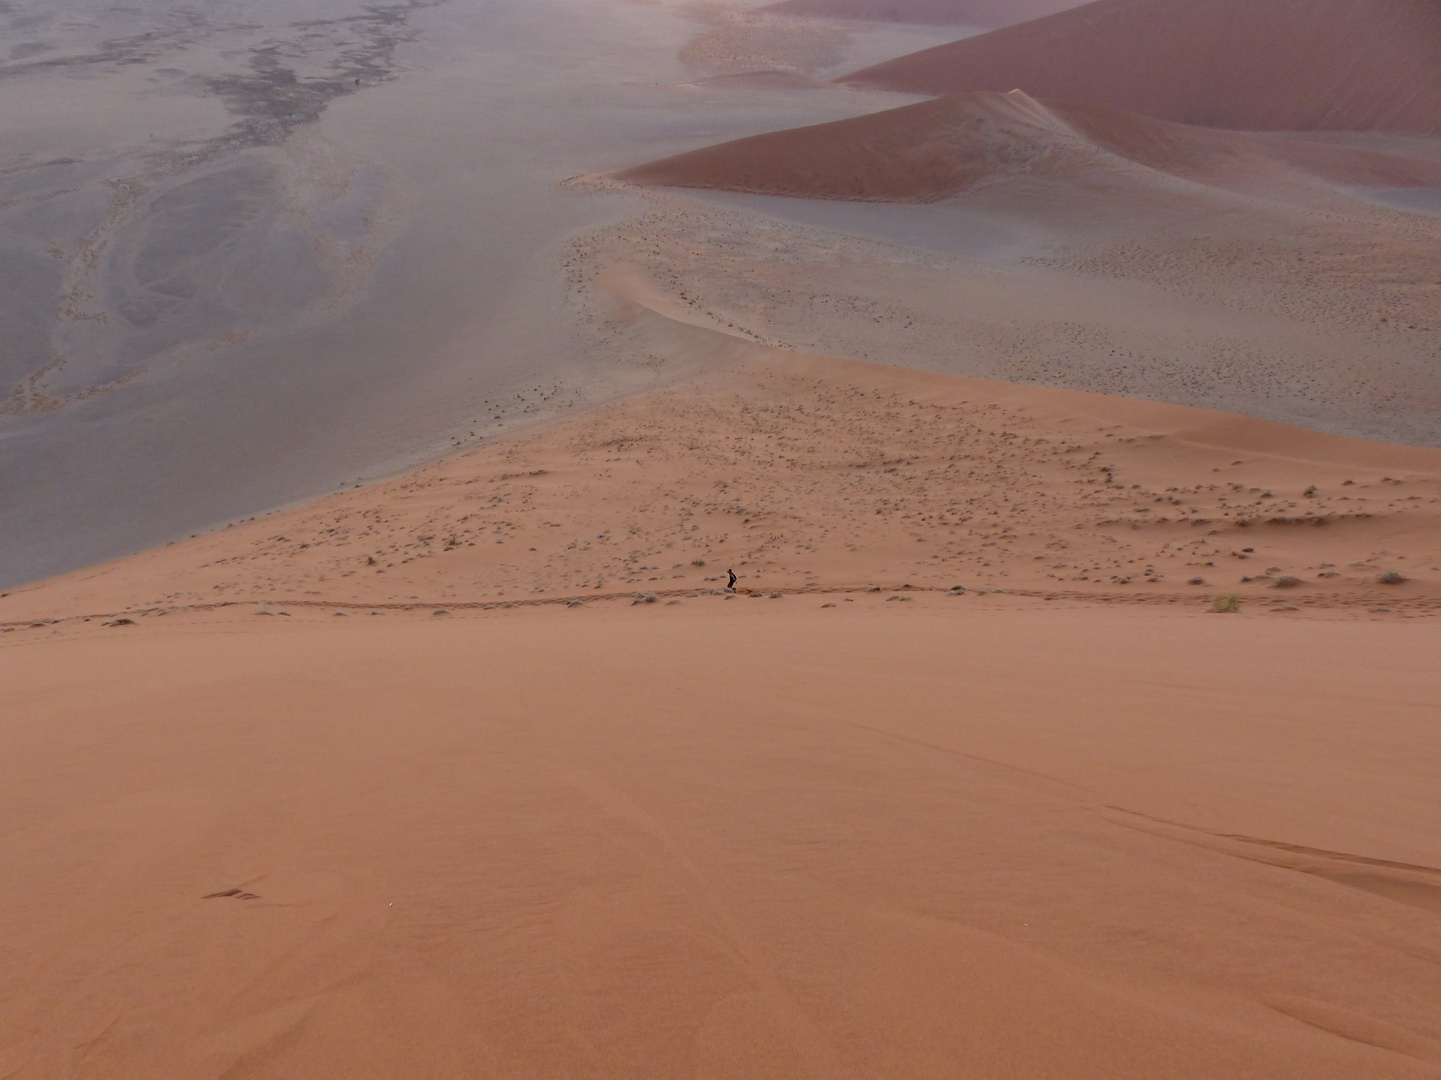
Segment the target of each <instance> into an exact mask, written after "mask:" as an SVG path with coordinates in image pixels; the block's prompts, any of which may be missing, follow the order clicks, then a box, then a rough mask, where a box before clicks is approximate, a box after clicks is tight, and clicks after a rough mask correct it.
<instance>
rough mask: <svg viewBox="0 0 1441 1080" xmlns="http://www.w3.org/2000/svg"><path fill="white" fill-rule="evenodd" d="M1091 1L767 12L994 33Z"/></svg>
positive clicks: (809, 1)
mask: <svg viewBox="0 0 1441 1080" xmlns="http://www.w3.org/2000/svg"><path fill="white" fill-rule="evenodd" d="M1089 2H1091V0H781V2H780V3H778V4H770V5H768V6H767V8H766V10H767V11H775V12H778V13H781V14H785V15H810V16H814V17H818V18H828V19H857V20H861V21H864V22H893V23H913V24H917V25H929V26H979V27H985V28H987V29H995V28H997V27H1001V26H1011V25H1013V24H1015V23H1021V22H1026V21H1028V20H1030V19H1039V18H1042V17H1043V16H1046V15H1054V14H1055V13H1056V12H1058V11H1066V10H1069V9H1070V8H1073V7H1080V6H1081V5H1082V4H1085V3H1089Z"/></svg>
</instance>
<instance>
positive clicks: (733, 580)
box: [726, 570, 736, 592]
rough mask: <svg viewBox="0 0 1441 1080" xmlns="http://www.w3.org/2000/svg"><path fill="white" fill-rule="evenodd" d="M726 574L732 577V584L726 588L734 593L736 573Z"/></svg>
mask: <svg viewBox="0 0 1441 1080" xmlns="http://www.w3.org/2000/svg"><path fill="white" fill-rule="evenodd" d="M726 573H727V574H729V575H730V576H731V580H730V584H729V585H727V586H726V588H727V589H730V590H731V591H732V592H734V591H735V587H736V572H735V571H734V570H727V571H726Z"/></svg>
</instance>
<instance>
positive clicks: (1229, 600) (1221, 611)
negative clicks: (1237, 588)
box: [1206, 593, 1241, 615]
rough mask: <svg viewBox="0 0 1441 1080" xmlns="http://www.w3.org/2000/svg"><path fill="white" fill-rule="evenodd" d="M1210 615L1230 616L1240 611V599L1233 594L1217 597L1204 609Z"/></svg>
mask: <svg viewBox="0 0 1441 1080" xmlns="http://www.w3.org/2000/svg"><path fill="white" fill-rule="evenodd" d="M1206 610H1207V611H1209V612H1210V613H1211V614H1212V615H1230V614H1233V613H1235V612H1237V611H1240V610H1241V598H1240V597H1239V596H1237V595H1236V594H1235V593H1231V594H1229V595H1227V596H1218V597H1216V599H1214V600H1212V601H1211V606H1210V607H1208V608H1207V609H1206Z"/></svg>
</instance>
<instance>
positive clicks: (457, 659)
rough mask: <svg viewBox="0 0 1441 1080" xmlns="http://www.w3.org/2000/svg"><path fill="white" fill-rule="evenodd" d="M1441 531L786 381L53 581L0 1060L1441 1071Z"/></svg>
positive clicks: (1301, 487)
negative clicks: (1440, 707) (722, 577)
mask: <svg viewBox="0 0 1441 1080" xmlns="http://www.w3.org/2000/svg"><path fill="white" fill-rule="evenodd" d="M1438 508H1441V451H1437V450H1427V449H1418V448H1407V447H1394V446H1386V445H1381V444H1372V443H1362V442H1357V441H1354V440H1348V439H1342V438H1337V437H1333V436H1325V435H1319V434H1315V433H1309V432H1304V431H1300V430H1298V429H1294V428H1287V427H1284V426H1283V425H1278V424H1271V423H1266V422H1262V421H1257V420H1251V419H1246V418H1241V417H1236V416H1230V415H1226V414H1220V413H1210V412H1205V411H1202V410H1196V409H1188V408H1183V407H1179V406H1167V405H1157V404H1153V403H1146V402H1138V401H1129V400H1125V399H1118V398H1105V397H1099V396H1096V395H1088V394H1081V393H1076V392H1069V391H1058V390H1044V389H1039V388H1033V387H1019V386H1012V385H1008V384H1001V383H991V382H984V381H981V380H968V379H959V378H950V377H944V376H938V375H927V374H921V373H916V372H911V371H905V370H902V369H897V368H884V367H878V366H875V365H869V364H862V363H855V362H848V361H836V360H826V359H821V358H815V357H807V356H804V355H797V354H795V353H788V352H780V351H774V350H769V349H763V348H761V347H759V346H755V347H752V348H750V349H749V350H748V351H743V354H742V355H740V356H738V357H737V359H736V360H735V361H734V362H733V363H732V364H731V365H730V366H729V367H727V368H724V369H722V370H718V371H716V372H713V373H712V374H710V375H707V376H704V377H701V378H698V379H695V380H692V381H690V382H687V383H681V384H676V385H673V386H671V387H669V388H666V389H661V390H658V391H655V392H652V393H650V394H647V395H644V396H641V397H636V398H632V399H629V400H625V401H621V402H618V403H616V404H614V405H611V406H609V407H607V408H604V409H601V410H598V411H595V412H592V413H588V414H585V415H583V416H580V417H577V418H575V419H572V420H568V421H565V422H563V423H555V424H552V425H549V426H545V427H539V428H535V429H532V430H530V431H524V432H518V433H515V434H512V435H510V436H508V437H506V438H504V439H501V440H497V441H495V442H492V443H489V444H487V445H485V446H483V447H482V448H480V449H479V450H477V451H474V452H472V453H469V454H465V455H463V456H459V457H456V458H453V459H450V460H447V461H444V462H441V463H439V464H437V465H435V466H432V467H430V468H428V469H424V470H421V471H420V472H417V473H414V474H410V475H407V476H403V477H399V478H396V479H394V480H391V481H387V482H383V483H377V484H374V485H370V486H367V487H364V488H359V489H357V490H354V491H349V492H345V493H343V494H340V495H336V496H332V497H330V498H328V499H325V500H322V501H320V502H318V503H314V504H311V505H309V506H303V507H297V508H293V509H290V510H284V511H280V512H277V513H274V514H271V515H268V516H266V517H264V518H260V519H257V520H254V521H250V522H246V523H242V524H237V525H235V526H234V527H232V528H229V529H225V530H221V531H219V532H216V533H213V534H210V535H207V536H202V537H198V538H196V539H193V540H189V541H184V542H180V543H177V544H174V545H172V546H170V547H168V548H164V549H160V550H158V551H153V552H148V553H145V554H142V555H140V556H137V557H134V558H131V559H126V560H121V561H119V562H116V563H112V564H108V565H106V566H102V567H98V568H93V569H90V570H85V571H79V572H76V573H74V574H71V575H67V576H66V577H63V578H59V579H55V580H53V581H50V582H44V583H40V584H38V585H35V586H29V587H26V588H24V589H20V590H16V591H14V592H12V593H11V594H9V595H7V596H5V597H3V598H0V619H3V620H4V621H5V627H4V632H3V633H0V664H3V670H4V679H3V681H0V739H3V742H4V745H5V747H6V753H5V754H4V755H0V822H3V823H4V828H3V830H0V865H3V866H4V867H5V874H4V877H3V885H0V900H3V902H0V941H3V943H4V947H3V949H0V1075H4V1076H9V1077H25V1078H30V1077H52V1076H72V1077H153V1076H187V1077H221V1076H252V1077H272V1076H273V1077H294V1076H306V1077H316V1078H320V1077H353V1076H435V1077H442V1076H456V1077H461V1076H465V1077H476V1076H493V1077H516V1076H525V1077H607V1078H609V1077H614V1078H622V1077H624V1078H631V1077H640V1076H668V1077H671V1076H673V1077H682V1076H684V1077H698V1078H699V1077H707V1078H709V1077H714V1078H737V1077H816V1078H833V1077H851V1076H854V1077H857V1078H874V1077H897V1078H902V1077H904V1078H916V1077H937V1078H941V1077H945V1078H950V1077H955V1076H973V1075H974V1076H987V1077H1015V1078H1022V1077H1025V1078H1033V1077H1037V1076H1049V1077H1076V1078H1082V1077H1084V1078H1109V1077H1127V1078H1131V1077H1135V1078H1140V1077H1148V1078H1149V1077H1157V1076H1166V1077H1195V1078H1198V1080H1199V1078H1213V1077H1216V1076H1218V1075H1225V1076H1235V1077H1255V1078H1263V1077H1264V1078H1266V1080H1273V1078H1278V1077H1295V1078H1297V1080H1301V1078H1306V1080H1316V1078H1329V1077H1335V1078H1338V1080H1340V1078H1353V1077H1357V1076H1366V1077H1385V1078H1389V1077H1407V1078H1412V1077H1414V1078H1421V1077H1433V1078H1434V1077H1437V1076H1441V1009H1438V1008H1437V1004H1438V1002H1441V964H1438V959H1441V921H1438V919H1441V803H1438V800H1437V798H1436V791H1437V784H1436V765H1435V763H1436V762H1437V761H1438V760H1441V725H1438V724H1437V722H1436V718H1437V710H1436V702H1437V701H1438V700H1441V665H1438V664H1436V663H1435V657H1436V655H1437V653H1438V648H1441V621H1437V620H1436V619H1435V617H1434V616H1435V614H1436V613H1437V611H1438V610H1441V528H1438V521H1437V514H1438ZM697 561H703V562H704V565H698V564H697ZM729 566H734V567H735V568H736V570H737V572H738V573H739V574H740V575H741V581H740V585H741V587H742V589H743V590H750V591H749V592H744V591H743V592H742V593H740V594H739V595H735V596H728V595H727V594H725V593H724V592H717V591H716V586H717V585H719V584H721V582H718V581H716V580H715V579H716V577H717V575H718V574H723V573H724V570H725V569H726V568H727V567H729ZM1386 570H1396V571H1399V572H1400V573H1401V575H1402V576H1403V577H1405V578H1406V579H1407V580H1406V581H1403V582H1401V583H1399V584H1390V585H1388V584H1382V583H1380V582H1379V581H1378V580H1377V575H1378V573H1381V572H1383V571H1386ZM1287 576H1289V578H1294V582H1293V581H1291V580H1288V577H1287ZM1192 577H1199V578H1203V579H1204V580H1205V584H1204V585H1189V584H1187V581H1188V580H1190V579H1191V578H1192ZM1243 577H1249V578H1251V580H1250V581H1246V582H1243V581H1242V580H1241V579H1242V578H1243ZM954 585H962V586H965V591H963V592H962V591H955V590H951V589H949V588H948V587H950V586H954ZM875 586H880V588H879V589H876V590H875V591H873V589H874V587H875ZM906 586H910V588H907V587H906ZM1223 592H1225V593H1233V592H1234V593H1237V594H1239V595H1240V596H1241V597H1242V601H1241V611H1240V612H1239V613H1237V614H1226V615H1219V614H1207V613H1206V612H1205V608H1206V605H1207V604H1208V602H1209V601H1210V600H1211V599H1212V597H1213V596H1215V595H1217V594H1219V593H1223ZM651 596H654V600H651V599H650V597H651ZM581 598H584V599H585V602H583V603H571V601H574V600H579V599H581ZM339 612H344V613H346V614H345V616H344V617H339V616H338V614H337V613H339ZM259 616H264V617H259Z"/></svg>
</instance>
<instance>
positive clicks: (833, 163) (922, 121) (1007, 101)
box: [615, 91, 1086, 202]
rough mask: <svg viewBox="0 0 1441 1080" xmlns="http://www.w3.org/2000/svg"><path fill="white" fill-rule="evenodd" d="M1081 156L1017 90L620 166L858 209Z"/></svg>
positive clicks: (628, 175) (1072, 139) (938, 194)
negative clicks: (1072, 155)
mask: <svg viewBox="0 0 1441 1080" xmlns="http://www.w3.org/2000/svg"><path fill="white" fill-rule="evenodd" d="M1085 149H1086V144H1085V142H1084V140H1083V139H1081V138H1080V137H1079V136H1077V135H1076V134H1075V132H1073V131H1072V130H1071V129H1070V128H1069V127H1068V126H1067V125H1066V123H1065V121H1063V120H1061V119H1060V118H1059V117H1058V116H1056V115H1055V114H1054V113H1053V112H1052V111H1051V110H1049V109H1048V108H1046V107H1045V106H1044V105H1042V104H1041V103H1039V102H1037V101H1035V100H1034V99H1032V98H1031V97H1030V96H1029V95H1027V94H1025V93H1023V92H1021V91H1011V92H1009V93H1004V94H1001V93H978V94H961V95H955V96H950V97H943V98H937V99H935V100H933V101H923V102H920V103H918V104H915V105H907V106H904V107H902V108H899V109H889V110H886V111H884V112H879V113H871V114H869V115H866V116H858V117H853V118H852V119H849V120H839V121H834V122H832V123H828V124H817V125H815V126H813V127H803V128H794V129H791V130H788V131H778V132H770V133H767V134H764V135H754V136H751V137H749V138H745V139H737V140H735V141H733V142H727V143H721V144H719V145H716V146H708V147H703V148H702V149H699V150H693V151H691V152H689V153H685V154H678V155H676V156H675V157H670V158H665V159H663V160H660V161H654V162H650V163H648V164H645V165H639V166H636V167H634V168H631V169H625V170H623V171H621V172H619V173H616V174H615V176H616V177H617V178H618V179H621V180H627V181H630V182H632V183H639V184H648V185H656V186H668V187H695V188H711V189H715V190H722V191H742V192H752V193H757V194H773V195H796V196H801V197H807V198H828V199H849V200H855V201H862V202H932V201H935V200H937V199H943V198H946V197H947V196H950V195H954V194H957V193H959V192H961V191H964V190H966V189H967V188H969V187H971V186H972V185H974V184H976V183H977V182H979V181H981V180H984V179H986V178H988V177H992V176H995V175H998V174H1002V173H1010V172H1016V171H1021V170H1028V169H1033V168H1036V167H1037V166H1038V165H1040V164H1041V163H1042V162H1043V161H1050V162H1051V163H1053V164H1054V163H1058V162H1059V161H1060V160H1061V159H1062V158H1064V157H1065V156H1066V155H1067V154H1068V153H1073V152H1076V151H1082V150H1085Z"/></svg>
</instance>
